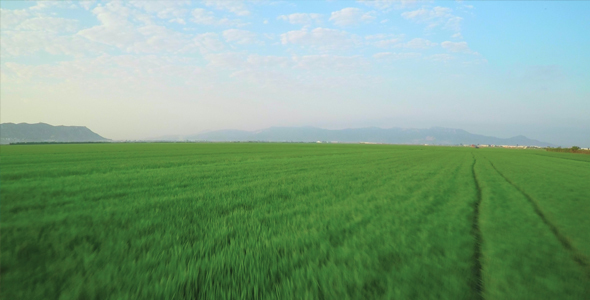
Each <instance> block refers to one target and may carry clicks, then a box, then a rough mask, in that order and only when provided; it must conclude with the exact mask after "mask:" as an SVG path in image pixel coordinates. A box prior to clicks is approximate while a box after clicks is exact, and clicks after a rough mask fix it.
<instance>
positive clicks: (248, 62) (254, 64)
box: [205, 52, 292, 70]
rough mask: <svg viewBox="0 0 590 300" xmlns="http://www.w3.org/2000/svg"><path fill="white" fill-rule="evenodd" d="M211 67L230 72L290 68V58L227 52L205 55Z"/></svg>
mask: <svg viewBox="0 0 590 300" xmlns="http://www.w3.org/2000/svg"><path fill="white" fill-rule="evenodd" d="M205 58H206V59H207V60H208V61H209V65H208V66H209V67H213V68H216V69H228V70H260V69H273V68H283V69H284V68H289V67H291V65H292V63H291V61H290V59H289V58H286V57H280V56H264V55H257V54H251V55H247V54H246V53H236V52H226V53H215V54H208V55H205Z"/></svg>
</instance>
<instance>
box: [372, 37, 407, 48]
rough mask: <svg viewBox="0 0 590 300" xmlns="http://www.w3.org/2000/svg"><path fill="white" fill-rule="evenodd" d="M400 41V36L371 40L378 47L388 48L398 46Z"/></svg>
mask: <svg viewBox="0 0 590 300" xmlns="http://www.w3.org/2000/svg"><path fill="white" fill-rule="evenodd" d="M401 41H402V39H401V38H392V39H385V40H380V41H376V42H373V45H374V46H375V47H379V48H389V47H395V46H398V45H399V43H400V42H401Z"/></svg>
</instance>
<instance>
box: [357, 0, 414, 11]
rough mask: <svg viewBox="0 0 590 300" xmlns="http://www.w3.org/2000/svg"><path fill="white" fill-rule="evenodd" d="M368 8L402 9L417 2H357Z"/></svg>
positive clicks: (372, 0)
mask: <svg viewBox="0 0 590 300" xmlns="http://www.w3.org/2000/svg"><path fill="white" fill-rule="evenodd" d="M357 1H358V2H361V3H364V4H366V5H368V6H372V7H377V8H379V9H384V10H387V9H390V8H394V9H402V8H405V7H407V6H410V5H412V4H414V3H415V2H417V0H357Z"/></svg>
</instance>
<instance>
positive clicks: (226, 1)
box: [203, 0, 250, 16]
mask: <svg viewBox="0 0 590 300" xmlns="http://www.w3.org/2000/svg"><path fill="white" fill-rule="evenodd" d="M203 2H204V3H205V5H207V6H209V7H213V8H216V9H219V10H227V11H230V12H232V13H234V14H236V15H238V16H248V15H250V11H248V9H247V8H246V6H245V5H244V2H243V1H241V0H204V1H203Z"/></svg>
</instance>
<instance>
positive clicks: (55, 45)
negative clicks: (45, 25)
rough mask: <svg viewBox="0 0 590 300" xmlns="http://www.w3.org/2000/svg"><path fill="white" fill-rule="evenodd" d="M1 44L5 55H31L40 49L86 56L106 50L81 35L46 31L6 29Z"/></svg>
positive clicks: (48, 51)
mask: <svg viewBox="0 0 590 300" xmlns="http://www.w3.org/2000/svg"><path fill="white" fill-rule="evenodd" d="M0 45H1V48H2V56H3V57H12V56H21V55H31V54H36V53H38V52H40V51H45V52H47V53H49V54H54V55H58V54H65V55H72V56H84V55H87V54H97V53H101V52H102V51H104V50H105V47H104V46H103V45H100V44H96V43H93V42H91V41H89V40H87V39H85V38H83V37H81V36H77V35H74V36H71V35H70V36H68V35H65V36H62V35H58V34H56V33H52V32H45V31H6V32H3V33H2V38H1V39H0Z"/></svg>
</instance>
